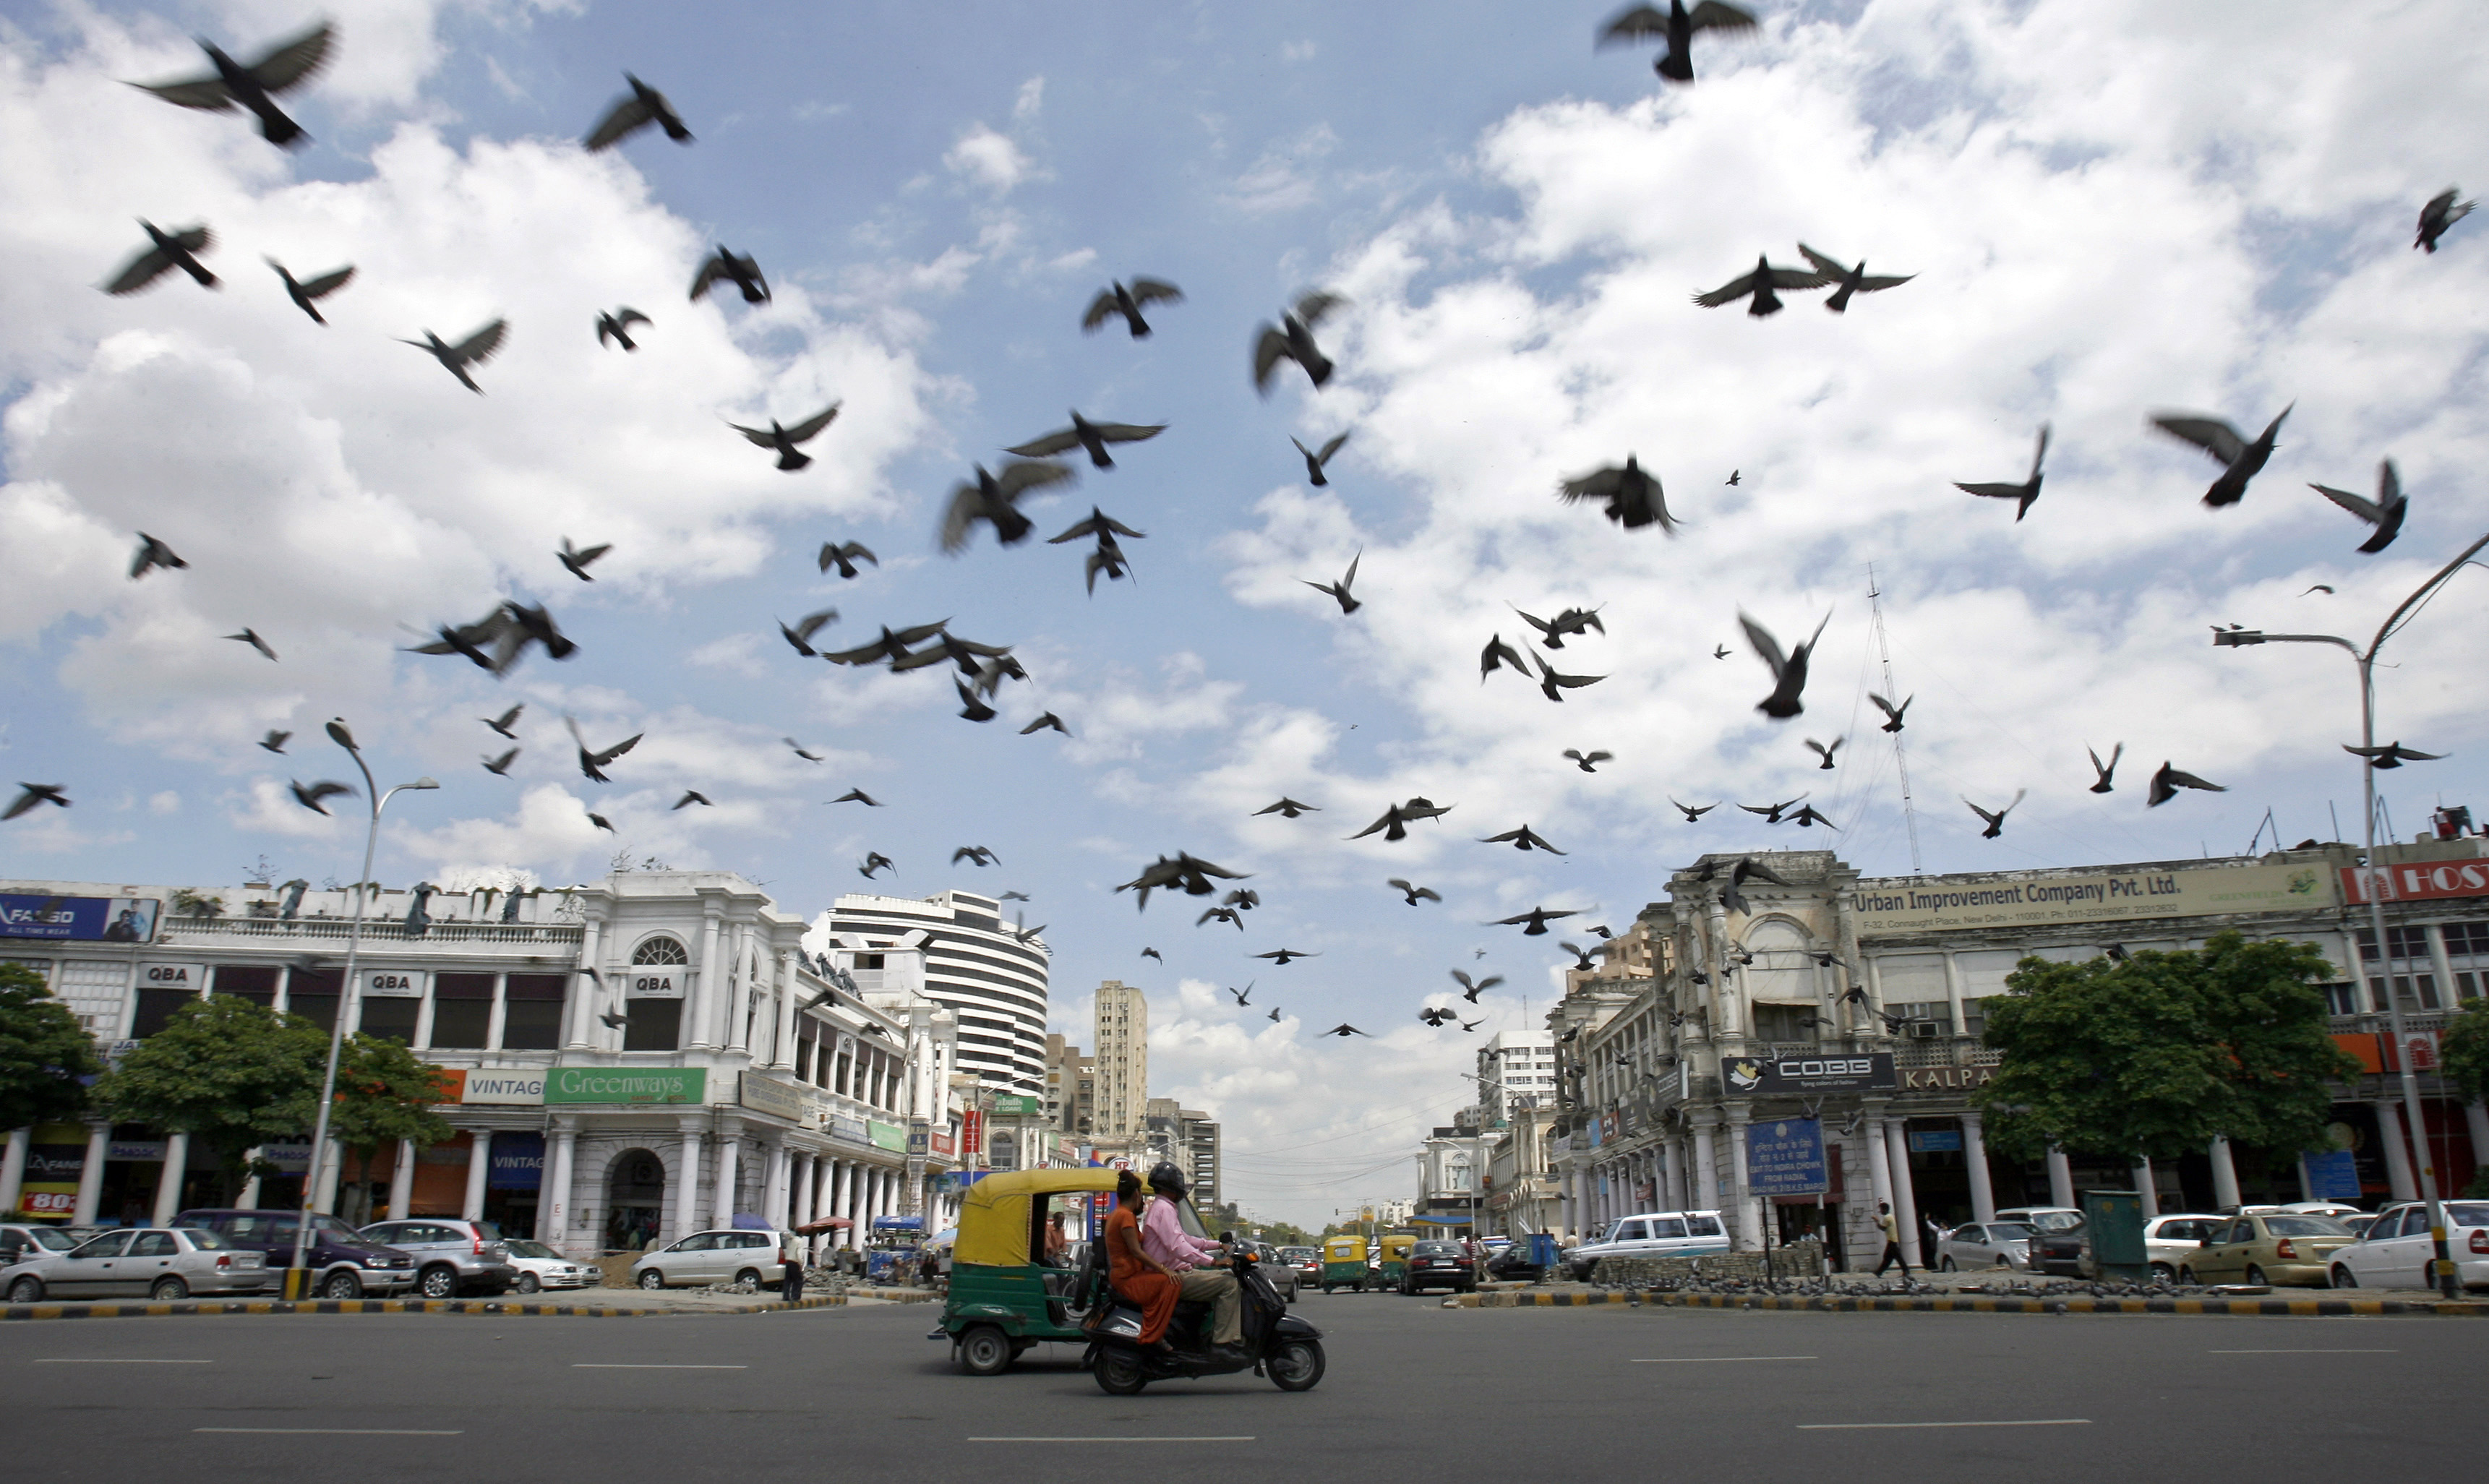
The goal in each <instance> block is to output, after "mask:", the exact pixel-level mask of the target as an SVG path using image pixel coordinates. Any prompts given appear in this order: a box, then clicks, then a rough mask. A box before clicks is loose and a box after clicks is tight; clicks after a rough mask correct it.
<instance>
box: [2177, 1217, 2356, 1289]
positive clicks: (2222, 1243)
mask: <svg viewBox="0 0 2489 1484" xmlns="http://www.w3.org/2000/svg"><path fill="white" fill-rule="evenodd" d="M2355 1241H2359V1238H2357V1237H2355V1236H2353V1235H2352V1232H2351V1229H2350V1228H2349V1227H2347V1226H2344V1225H2343V1224H2342V1223H2341V1222H2339V1221H2336V1220H2334V1219H2333V1218H2332V1216H2319V1215H2303V1214H2298V1213H2290V1212H2271V1213H2261V1214H2257V1215H2240V1216H2232V1217H2231V1218H2230V1219H2229V1220H2228V1221H2227V1222H2226V1223H2224V1224H2223V1225H2221V1226H2220V1227H2218V1228H2217V1229H2216V1230H2215V1231H2214V1232H2213V1233H2212V1235H2210V1236H2208V1237H2206V1238H2205V1239H2204V1241H2203V1245H2201V1246H2199V1247H2197V1248H2195V1250H2194V1251H2193V1252H2191V1253H2189V1254H2188V1256H2187V1258H2186V1261H2185V1262H2184V1263H2183V1264H2182V1265H2181V1266H2180V1267H2179V1269H2178V1281H2179V1282H2181V1283H2253V1284H2257V1285H2263V1284H2268V1283H2269V1284H2275V1285H2296V1286H2299V1287H2304V1288H2331V1287H2332V1277H2331V1276H2329V1275H2328V1270H2329V1269H2330V1268H2331V1266H2332V1257H2333V1254H2334V1253H2335V1252H2336V1251H2338V1250H2340V1249H2341V1248H2343V1247H2347V1246H2349V1245H2351V1243H2353V1242H2355Z"/></svg>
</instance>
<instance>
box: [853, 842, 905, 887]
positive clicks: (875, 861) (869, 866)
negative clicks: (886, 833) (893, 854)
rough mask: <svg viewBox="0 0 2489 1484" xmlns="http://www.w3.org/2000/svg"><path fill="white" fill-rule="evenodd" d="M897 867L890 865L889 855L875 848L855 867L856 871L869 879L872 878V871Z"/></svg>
mask: <svg viewBox="0 0 2489 1484" xmlns="http://www.w3.org/2000/svg"><path fill="white" fill-rule="evenodd" d="M897 869H898V868H896V867H894V866H892V865H891V862H890V857H889V856H886V855H884V854H882V853H881V852H880V851H878V850H875V851H873V852H872V853H871V854H869V855H867V856H866V857H865V858H864V864H863V865H861V866H859V867H857V868H856V873H857V874H858V875H860V876H863V877H864V878H865V879H866V880H868V881H870V880H872V879H873V872H874V871H877V870H897Z"/></svg>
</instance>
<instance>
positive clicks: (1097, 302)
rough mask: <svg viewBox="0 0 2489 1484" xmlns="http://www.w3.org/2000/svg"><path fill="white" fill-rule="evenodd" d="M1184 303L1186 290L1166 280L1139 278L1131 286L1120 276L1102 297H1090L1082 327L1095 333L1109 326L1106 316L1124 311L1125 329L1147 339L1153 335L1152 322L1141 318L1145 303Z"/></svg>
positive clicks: (1137, 337)
mask: <svg viewBox="0 0 2489 1484" xmlns="http://www.w3.org/2000/svg"><path fill="white" fill-rule="evenodd" d="M1183 302H1184V290H1182V289H1179V288H1177V287H1176V286H1175V285H1174V284H1171V283H1168V282H1166V281H1165V280H1163V279H1159V278H1135V279H1133V280H1132V281H1131V283H1130V286H1127V285H1126V284H1125V283H1124V282H1123V280H1121V279H1117V280H1116V281H1115V282H1113V283H1112V284H1109V285H1108V286H1107V287H1105V288H1102V289H1100V290H1099V291H1098V297H1097V298H1096V299H1093V300H1089V308H1088V311H1087V312H1086V313H1084V314H1082V315H1081V316H1080V328H1081V329H1082V330H1084V331H1086V332H1088V333H1090V334H1095V333H1097V332H1098V331H1099V330H1101V329H1103V328H1106V319H1107V317H1108V316H1109V315H1117V314H1120V315H1122V316H1123V317H1124V328H1125V329H1127V330H1129V331H1130V334H1131V338H1133V339H1135V340H1146V339H1148V338H1149V336H1150V322H1149V321H1147V320H1145V319H1143V318H1141V306H1142V305H1143V304H1155V303H1169V304H1180V303H1183Z"/></svg>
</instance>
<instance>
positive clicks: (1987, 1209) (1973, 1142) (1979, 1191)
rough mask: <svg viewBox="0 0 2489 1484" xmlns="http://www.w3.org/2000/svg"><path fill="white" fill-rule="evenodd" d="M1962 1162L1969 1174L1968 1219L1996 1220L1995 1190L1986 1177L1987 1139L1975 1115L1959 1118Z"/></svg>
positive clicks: (1974, 1112)
mask: <svg viewBox="0 0 2489 1484" xmlns="http://www.w3.org/2000/svg"><path fill="white" fill-rule="evenodd" d="M1961 1159H1962V1163H1963V1164H1964V1165H1965V1166H1966V1167H1967V1168H1968V1169H1969V1171H1970V1219H1972V1220H1973V1221H1993V1220H1995V1219H1996V1186H1995V1184H1994V1182H1993V1181H1991V1180H1990V1179H1989V1178H1988V1138H1987V1135H1986V1133H1985V1132H1984V1131H1983V1130H1982V1128H1981V1127H1980V1116H1979V1114H1978V1113H1977V1112H1976V1111H1972V1112H1967V1113H1964V1114H1962V1116H1961Z"/></svg>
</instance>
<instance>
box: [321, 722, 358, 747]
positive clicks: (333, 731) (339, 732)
mask: <svg viewBox="0 0 2489 1484" xmlns="http://www.w3.org/2000/svg"><path fill="white" fill-rule="evenodd" d="M329 741H331V742H334V743H336V744H337V745H338V746H339V747H342V748H344V749H345V750H346V751H348V752H350V753H359V752H361V751H362V749H361V748H359V747H357V746H356V745H355V734H354V733H353V732H351V731H348V730H347V729H346V719H345V718H344V717H342V716H334V717H330V718H329Z"/></svg>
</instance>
